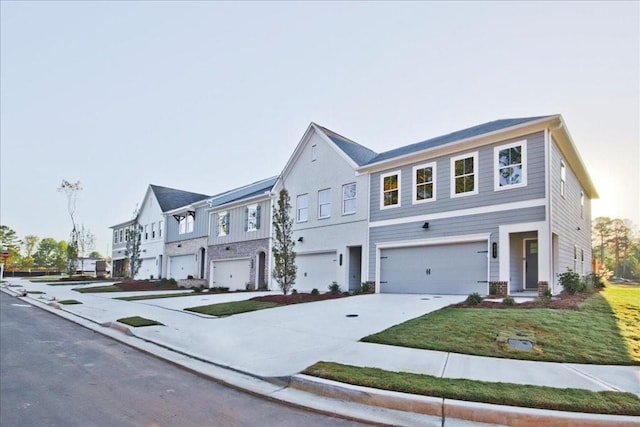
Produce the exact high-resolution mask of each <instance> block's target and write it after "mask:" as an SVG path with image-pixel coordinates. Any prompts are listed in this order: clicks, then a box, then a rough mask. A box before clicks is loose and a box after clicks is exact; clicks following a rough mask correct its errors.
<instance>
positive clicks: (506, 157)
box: [493, 141, 527, 191]
mask: <svg viewBox="0 0 640 427" xmlns="http://www.w3.org/2000/svg"><path fill="white" fill-rule="evenodd" d="M493 155H494V165H495V169H494V177H495V181H494V190H496V191H498V190H505V189H508V188H517V187H524V186H525V185H527V169H526V167H527V166H526V163H527V160H526V159H527V143H526V141H519V142H514V143H512V144H507V145H501V146H500V147H495V148H494V149H493Z"/></svg>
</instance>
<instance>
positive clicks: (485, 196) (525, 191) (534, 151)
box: [369, 132, 545, 221]
mask: <svg viewBox="0 0 640 427" xmlns="http://www.w3.org/2000/svg"><path fill="white" fill-rule="evenodd" d="M544 139H545V138H544V132H536V133H534V134H530V135H525V136H522V137H519V138H514V139H507V140H504V141H500V142H496V143H493V144H490V145H486V146H482V147H479V148H478V149H476V150H467V151H463V152H459V153H454V154H452V155H447V156H440V157H436V158H425V159H424V160H421V161H416V162H412V163H410V164H406V165H404V166H402V167H399V168H397V167H396V168H390V169H387V170H383V171H379V172H375V173H373V174H371V181H370V185H371V192H370V201H369V203H370V207H371V213H370V220H371V221H381V220H387V219H393V218H399V217H407V216H414V215H424V214H430V213H441V212H447V211H452V210H459V209H467V208H474V207H480V206H491V205H497V204H503V203H511V202H519V201H525V200H534V199H542V198H544V197H545V179H544V176H545V175H544V174H545V170H544V169H545V166H544V163H545V159H544ZM517 141H526V145H527V150H526V153H527V162H526V166H525V167H526V173H527V185H526V186H525V187H518V188H513V189H506V190H501V191H495V190H494V170H495V167H496V165H495V159H494V147H498V146H502V145H506V144H510V143H513V142H517ZM475 152H477V153H478V163H479V165H478V167H479V169H478V171H479V172H478V175H477V177H478V180H479V187H478V194H475V195H468V196H461V197H454V198H452V197H451V157H456V156H458V155H461V154H472V153H475ZM431 162H436V188H435V193H436V200H434V201H430V202H426V203H419V204H413V203H412V197H413V191H412V189H413V167H414V166H418V165H422V164H425V163H431ZM398 170H399V171H400V174H401V180H400V181H401V182H400V184H401V187H400V198H401V199H400V206H399V207H393V208H386V209H380V190H381V189H380V176H381V175H383V174H388V173H390V172H394V171H398Z"/></svg>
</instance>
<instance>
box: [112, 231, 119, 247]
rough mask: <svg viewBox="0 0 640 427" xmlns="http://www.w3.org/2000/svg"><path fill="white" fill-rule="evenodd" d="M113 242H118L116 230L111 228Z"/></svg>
mask: <svg viewBox="0 0 640 427" xmlns="http://www.w3.org/2000/svg"><path fill="white" fill-rule="evenodd" d="M113 243H114V244H116V243H118V230H113Z"/></svg>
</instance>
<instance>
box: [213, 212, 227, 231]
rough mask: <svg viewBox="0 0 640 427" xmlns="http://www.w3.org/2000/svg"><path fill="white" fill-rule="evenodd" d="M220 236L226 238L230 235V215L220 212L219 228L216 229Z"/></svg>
mask: <svg viewBox="0 0 640 427" xmlns="http://www.w3.org/2000/svg"><path fill="white" fill-rule="evenodd" d="M216 230H217V231H218V236H226V235H227V234H229V213H228V212H226V211H225V212H220V213H219V214H218V226H217V228H216Z"/></svg>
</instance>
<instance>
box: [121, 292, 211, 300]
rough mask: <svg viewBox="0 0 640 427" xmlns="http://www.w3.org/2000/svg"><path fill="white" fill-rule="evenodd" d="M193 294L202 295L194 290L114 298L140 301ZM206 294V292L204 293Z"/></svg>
mask: <svg viewBox="0 0 640 427" xmlns="http://www.w3.org/2000/svg"><path fill="white" fill-rule="evenodd" d="M193 295H203V294H201V293H196V292H176V293H175V294H156V295H136V296H132V297H118V298H114V299H119V300H123V301H141V300H145V299H159V298H177V297H190V296H193ZM204 295H206V294H204Z"/></svg>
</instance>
